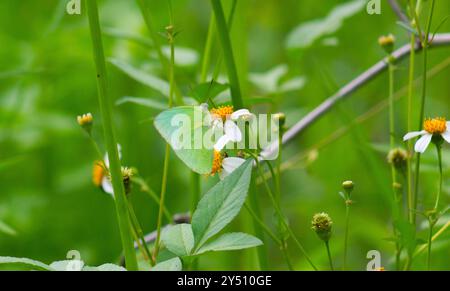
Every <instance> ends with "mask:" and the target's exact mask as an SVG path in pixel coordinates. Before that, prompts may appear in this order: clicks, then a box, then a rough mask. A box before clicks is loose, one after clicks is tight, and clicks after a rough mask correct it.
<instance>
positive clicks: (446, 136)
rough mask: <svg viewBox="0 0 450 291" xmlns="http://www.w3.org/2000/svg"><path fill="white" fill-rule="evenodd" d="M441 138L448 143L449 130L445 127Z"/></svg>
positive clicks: (449, 141)
mask: <svg viewBox="0 0 450 291" xmlns="http://www.w3.org/2000/svg"><path fill="white" fill-rule="evenodd" d="M442 137H443V138H444V139H445V140H446V141H447V142H448V143H450V128H448V127H447V130H446V131H445V132H444V133H443V134H442Z"/></svg>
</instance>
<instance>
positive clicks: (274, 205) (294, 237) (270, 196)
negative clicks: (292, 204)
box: [254, 157, 318, 271]
mask: <svg viewBox="0 0 450 291" xmlns="http://www.w3.org/2000/svg"><path fill="white" fill-rule="evenodd" d="M254 158H255V161H256V167H257V168H258V172H259V175H260V177H261V179H262V180H263V182H264V186H265V188H266V191H267V194H268V195H269V198H270V200H271V202H272V204H273V207H274V209H275V212H276V214H277V215H278V217H279V219H280V221H281V223H282V224H283V226H284V227H286V230H287V231H288V232H289V234H290V236H291V237H292V240H293V241H294V242H295V244H296V245H297V247H298V249H299V250H300V252H301V253H302V254H303V256H305V258H306V260H307V261H308V263H309V264H310V265H311V267H312V268H313V269H314V270H315V271H317V270H318V269H317V267H316V266H315V265H314V263H313V262H312V260H311V258H310V257H309V255H308V254H307V253H306V250H305V248H304V247H303V245H302V244H301V243H300V241H299V240H298V239H297V237H296V236H295V234H294V232H293V231H292V229H291V228H290V227H289V225H288V223H287V222H286V219H285V218H284V216H283V213H282V211H281V209H280V208H279V207H278V204H277V203H276V200H275V197H274V195H273V193H272V190H270V187H269V184H268V183H267V181H266V179H264V173H263V172H262V170H261V165H260V163H259V161H258V157H254Z"/></svg>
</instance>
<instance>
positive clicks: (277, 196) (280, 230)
mask: <svg viewBox="0 0 450 291" xmlns="http://www.w3.org/2000/svg"><path fill="white" fill-rule="evenodd" d="M266 163H267V166H268V167H269V170H270V173H271V174H272V179H273V180H274V181H277V180H278V178H277V175H276V174H275V171H274V169H273V167H272V165H271V164H270V162H269V161H266ZM276 188H277V190H276V191H277V192H276V194H275V201H276V203H277V205H278V208H280V209H281V206H280V196H281V194H280V192H279V191H280V186H279V184H278V185H276ZM277 228H278V233H279V236H280V241H281V244H280V249H281V252H282V253H283V256H284V258H285V261H286V265H287V266H288V268H289V270H291V271H292V270H293V269H292V264H291V262H290V260H289V255H288V249H287V241H286V238H285V237H284V233H283V227H282V226H281V225H280V223H277Z"/></svg>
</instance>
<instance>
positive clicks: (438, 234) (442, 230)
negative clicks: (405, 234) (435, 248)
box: [413, 221, 450, 258]
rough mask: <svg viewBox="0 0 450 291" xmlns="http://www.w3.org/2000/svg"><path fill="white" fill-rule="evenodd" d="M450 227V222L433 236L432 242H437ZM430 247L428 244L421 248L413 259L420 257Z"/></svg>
mask: <svg viewBox="0 0 450 291" xmlns="http://www.w3.org/2000/svg"><path fill="white" fill-rule="evenodd" d="M449 227H450V221H447V223H446V224H445V225H443V226H442V227H441V228H440V229H439V230H438V231H436V233H435V234H434V235H433V238H432V239H431V241H432V242H433V241H435V240H436V239H437V238H438V237H439V236H440V235H441V234H443V233H444V232H445V231H446V230H447V228H449ZM427 247H428V244H426V245H422V246H420V247H419V248H418V249H417V251H416V252H415V253H414V255H413V258H414V257H416V256H418V255H420V254H421V253H422V252H423V251H424V250H425V249H426V248H427Z"/></svg>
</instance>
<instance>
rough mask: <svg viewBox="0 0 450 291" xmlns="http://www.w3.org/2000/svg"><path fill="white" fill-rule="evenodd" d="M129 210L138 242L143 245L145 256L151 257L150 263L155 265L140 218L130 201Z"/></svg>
mask: <svg viewBox="0 0 450 291" xmlns="http://www.w3.org/2000/svg"><path fill="white" fill-rule="evenodd" d="M128 211H129V213H130V219H131V224H132V226H133V228H134V232H135V233H136V236H137V238H138V239H137V240H136V242H137V243H138V245H139V244H141V245H142V246H141V248H142V249H143V251H144V254H145V256H147V257H148V258H149V260H150V264H151V265H152V266H154V265H155V261H154V260H153V257H152V255H151V253H150V250H149V249H148V246H147V243H146V242H145V237H144V232H143V231H142V227H141V224H140V223H139V220H138V218H137V216H136V212H134V208H133V205H132V204H131V202H130V201H128ZM141 251H142V250H141Z"/></svg>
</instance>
